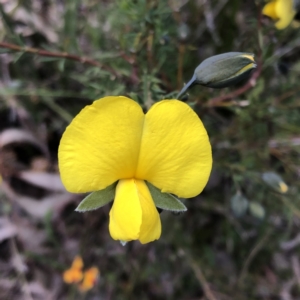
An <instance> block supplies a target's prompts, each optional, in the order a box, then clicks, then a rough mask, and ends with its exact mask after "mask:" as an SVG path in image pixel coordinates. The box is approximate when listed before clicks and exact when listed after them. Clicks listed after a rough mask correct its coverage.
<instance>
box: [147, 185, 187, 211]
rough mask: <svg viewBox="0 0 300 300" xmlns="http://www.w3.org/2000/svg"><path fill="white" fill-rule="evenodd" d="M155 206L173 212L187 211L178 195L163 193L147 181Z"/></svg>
mask: <svg viewBox="0 0 300 300" xmlns="http://www.w3.org/2000/svg"><path fill="white" fill-rule="evenodd" d="M146 184H147V186H148V188H149V191H150V194H151V196H152V199H153V201H154V203H155V206H156V207H158V208H161V209H163V210H169V211H173V212H185V211H187V208H186V207H185V205H184V204H183V203H182V202H181V201H180V200H179V199H177V198H176V197H174V196H173V195H171V194H168V193H162V192H161V191H160V190H159V189H158V188H157V187H155V186H154V185H152V184H151V183H149V182H147V181H146Z"/></svg>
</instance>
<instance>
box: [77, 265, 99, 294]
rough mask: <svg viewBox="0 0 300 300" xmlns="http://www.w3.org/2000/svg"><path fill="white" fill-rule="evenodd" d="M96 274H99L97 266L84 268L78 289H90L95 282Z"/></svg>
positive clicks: (83, 290)
mask: <svg viewBox="0 0 300 300" xmlns="http://www.w3.org/2000/svg"><path fill="white" fill-rule="evenodd" d="M98 276H99V271H98V268H96V267H92V268H90V269H88V270H86V271H85V272H84V274H83V280H82V283H81V284H80V285H79V290H80V291H82V292H86V291H88V290H90V289H92V288H93V287H94V286H95V284H96V282H97V279H98Z"/></svg>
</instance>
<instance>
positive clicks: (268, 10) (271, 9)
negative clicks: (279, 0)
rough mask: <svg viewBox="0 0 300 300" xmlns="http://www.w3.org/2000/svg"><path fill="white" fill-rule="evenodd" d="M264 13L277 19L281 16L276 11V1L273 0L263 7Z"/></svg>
mask: <svg viewBox="0 0 300 300" xmlns="http://www.w3.org/2000/svg"><path fill="white" fill-rule="evenodd" d="M262 13H263V14H264V15H265V16H268V17H270V18H272V19H273V20H277V19H278V18H279V17H278V15H277V13H276V1H271V2H269V3H267V4H266V5H265V6H264V8H263V11H262Z"/></svg>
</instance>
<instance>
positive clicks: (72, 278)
mask: <svg viewBox="0 0 300 300" xmlns="http://www.w3.org/2000/svg"><path fill="white" fill-rule="evenodd" d="M82 268H83V261H82V258H81V257H80V256H76V257H75V258H74V260H73V263H72V266H71V268H70V269H68V270H66V271H65V272H64V273H63V280H64V282H65V283H68V284H71V283H77V282H80V281H81V280H82V278H83V273H82Z"/></svg>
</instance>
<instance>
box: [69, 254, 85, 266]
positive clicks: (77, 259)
mask: <svg viewBox="0 0 300 300" xmlns="http://www.w3.org/2000/svg"><path fill="white" fill-rule="evenodd" d="M82 268H83V261H82V258H81V257H80V256H79V255H77V256H75V258H74V260H73V262H72V266H71V269H82Z"/></svg>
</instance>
